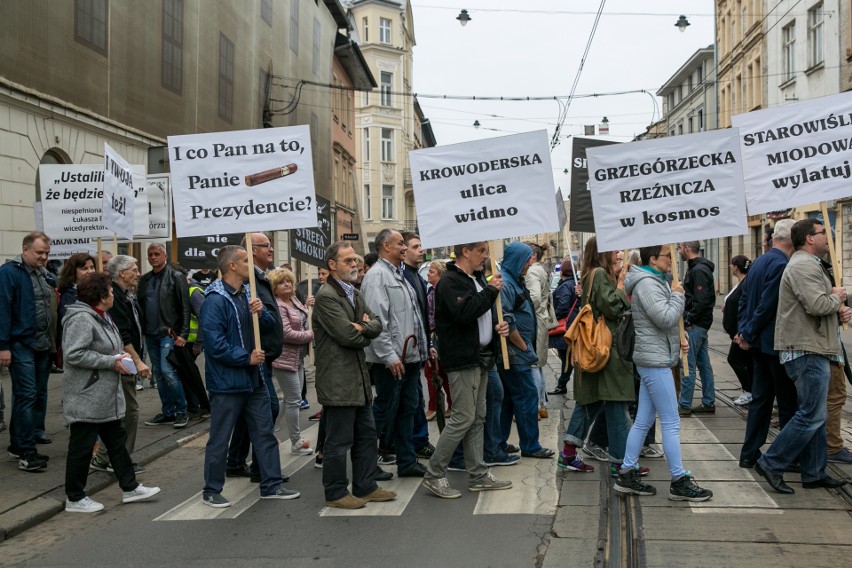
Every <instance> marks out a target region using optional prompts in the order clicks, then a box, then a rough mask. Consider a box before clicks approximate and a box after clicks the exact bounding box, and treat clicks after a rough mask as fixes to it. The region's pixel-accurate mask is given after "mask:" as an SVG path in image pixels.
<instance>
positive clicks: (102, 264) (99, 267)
mask: <svg viewBox="0 0 852 568" xmlns="http://www.w3.org/2000/svg"><path fill="white" fill-rule="evenodd" d="M101 249H102V243H101V238H100V237H98V259H97V260H98V272H103V271H104V261H103V259H102V258H101Z"/></svg>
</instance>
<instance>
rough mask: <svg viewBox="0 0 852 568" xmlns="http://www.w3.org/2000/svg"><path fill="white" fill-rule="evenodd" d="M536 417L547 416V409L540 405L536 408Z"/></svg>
mask: <svg viewBox="0 0 852 568" xmlns="http://www.w3.org/2000/svg"><path fill="white" fill-rule="evenodd" d="M538 417H539V418H547V409H546V408H544V407H542V408H539V409H538Z"/></svg>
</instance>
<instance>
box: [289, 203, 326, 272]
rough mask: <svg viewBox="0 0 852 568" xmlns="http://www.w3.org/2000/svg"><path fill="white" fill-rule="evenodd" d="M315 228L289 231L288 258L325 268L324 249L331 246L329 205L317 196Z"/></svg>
mask: <svg viewBox="0 0 852 568" xmlns="http://www.w3.org/2000/svg"><path fill="white" fill-rule="evenodd" d="M316 213H317V220H316V228H311V227H306V228H302V229H293V230H291V231H290V256H291V257H293V258H295V259H296V260H301V261H302V262H306V263H308V264H311V265H313V266H319V267H321V268H326V264H325V249H326V248H327V247H328V246H329V245H330V244H331V203H330V202H329V200H328V199H326V198H325V197H322V196H320V195H317V207H316Z"/></svg>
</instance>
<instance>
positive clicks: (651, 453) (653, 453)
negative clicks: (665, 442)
mask: <svg viewBox="0 0 852 568" xmlns="http://www.w3.org/2000/svg"><path fill="white" fill-rule="evenodd" d="M639 455H640V456H641V457H643V458H650V459H659V458H662V457H664V456H665V455H666V454H664V453H663V452H662V450H658V449H657V448H655V447H654V446H652V445H650V444H649V445H647V446H642V449H641V450H639Z"/></svg>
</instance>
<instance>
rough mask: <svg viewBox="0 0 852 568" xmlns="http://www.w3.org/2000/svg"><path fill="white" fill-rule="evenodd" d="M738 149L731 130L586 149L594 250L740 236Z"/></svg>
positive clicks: (742, 214) (742, 206) (742, 204)
mask: <svg viewBox="0 0 852 568" xmlns="http://www.w3.org/2000/svg"><path fill="white" fill-rule="evenodd" d="M739 150H740V148H739V141H738V139H737V133H736V131H734V130H730V129H728V130H718V131H713V132H704V133H700V134H688V135H683V136H676V137H667V138H657V139H655V140H647V141H641V142H629V143H626V144H619V145H617V146H604V147H597V148H590V149H589V151H588V160H589V187H590V189H591V196H592V209H593V211H594V216H595V228H596V231H595V234H596V235H597V241H598V250H600V251H610V250H617V249H627V248H637V247H643V246H650V245H658V244H662V243H671V242H679V241H683V240H686V239H689V240H699V239H712V238H716V237H726V236H731V235H741V234H743V233H746V232H747V231H748V229H747V220H746V212H745V197H744V194H743V184H742V171H741V168H740V152H739Z"/></svg>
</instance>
